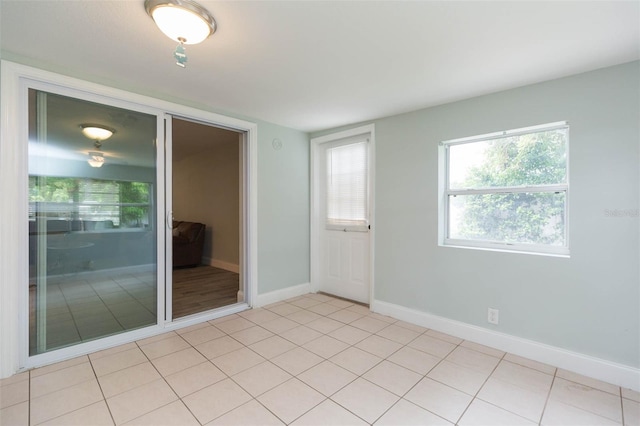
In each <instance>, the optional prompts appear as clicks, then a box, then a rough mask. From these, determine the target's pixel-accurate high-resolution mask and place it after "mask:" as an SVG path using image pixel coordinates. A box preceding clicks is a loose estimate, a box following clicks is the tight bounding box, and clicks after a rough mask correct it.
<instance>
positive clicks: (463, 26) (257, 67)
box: [0, 0, 640, 131]
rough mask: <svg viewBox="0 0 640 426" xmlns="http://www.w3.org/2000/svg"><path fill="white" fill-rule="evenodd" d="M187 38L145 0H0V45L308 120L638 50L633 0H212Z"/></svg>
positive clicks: (639, 16)
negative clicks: (183, 62) (182, 47)
mask: <svg viewBox="0 0 640 426" xmlns="http://www.w3.org/2000/svg"><path fill="white" fill-rule="evenodd" d="M199 3H200V4H202V5H203V6H205V7H206V8H207V9H209V11H211V13H212V14H213V15H214V17H215V18H216V21H217V23H218V31H217V32H216V33H215V34H214V35H213V36H212V37H211V38H210V39H208V40H206V41H205V42H204V43H202V44H200V45H194V46H188V48H187V53H188V56H189V62H188V65H187V68H186V69H182V68H179V67H177V66H176V65H175V64H174V61H173V58H172V53H173V49H174V48H175V43H174V42H173V41H171V40H170V39H168V38H167V37H165V36H164V35H163V34H162V33H161V32H160V31H159V30H158V29H157V27H156V26H155V24H154V23H153V21H152V20H151V19H150V18H149V17H148V16H147V14H146V12H145V10H144V6H143V4H144V1H143V0H126V1H123V0H111V1H99V0H83V1H68V0H67V1H63V0H18V1H15V0H0V14H1V21H0V25H1V29H0V31H1V33H0V42H1V49H2V54H3V57H5V58H10V59H11V58H14V59H18V60H20V59H24V60H25V61H27V62H29V63H34V64H43V65H46V66H47V67H48V68H51V69H54V70H58V71H61V72H63V73H67V74H70V75H73V76H78V77H82V78H86V79H91V80H95V81H100V82H107V83H111V84H113V85H117V86H119V87H121V88H125V89H129V90H134V91H138V92H143V93H146V94H151V95H154V96H159V97H164V98H167V99H173V100H187V101H188V102H189V103H191V104H192V105H196V106H201V107H203V108H209V109H214V110H218V111H227V112H231V113H236V114H241V115H243V116H247V117H252V118H258V119H262V120H266V121H270V122H274V123H278V124H281V125H285V126H288V127H292V128H296V129H300V130H303V131H315V130H321V129H326V128H331V127H336V126H340V125H344V124H349V123H354V122H359V121H364V120H369V119H373V118H378V117H383V116H388V115H393V114H398V113H402V112H406V111H411V110H415V109H419V108H423V107H427V106H433V105H438V104H443V103H447V102H451V101H455V100H459V99H465V98H469V97H473V96H478V95H482V94H486V93H491V92H496V91H499V90H504V89H509V88H513V87H517V86H522V85H525V84H531V83H535V82H540V81H544V80H549V79H553V78H558V77H562V76H566V75H571V74H575V73H580V72H584V71H589V70H593V69H597V68H602V67H606V66H610V65H614V64H619V63H624V62H628V61H632V60H636V59H638V58H640V53H639V52H640V31H639V28H640V1H624V2H614V1H600V2H598V1H596V2H592V1H563V2H560V1H533V2H529V1H509V2H497V1H494V2H484V1H469V2H462V1H428V2H418V1H412V2H408V1H407V2H404V1H389V2H383V1H369V2H365V1H357V2H356V1H353V2H351V1H334V2H326V1H231V2H225V1H210V0H200V1H199Z"/></svg>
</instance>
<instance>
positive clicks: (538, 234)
mask: <svg viewBox="0 0 640 426" xmlns="http://www.w3.org/2000/svg"><path fill="white" fill-rule="evenodd" d="M565 198H566V193H565V192H559V193H554V192H535V193H531V192H529V193H508V194H480V195H457V196H450V197H449V217H450V221H449V238H452V239H466V240H476V241H499V242H503V243H519V244H546V245H552V246H563V245H565V232H564V227H565V223H564V217H565V216H564V209H565V207H564V206H565Z"/></svg>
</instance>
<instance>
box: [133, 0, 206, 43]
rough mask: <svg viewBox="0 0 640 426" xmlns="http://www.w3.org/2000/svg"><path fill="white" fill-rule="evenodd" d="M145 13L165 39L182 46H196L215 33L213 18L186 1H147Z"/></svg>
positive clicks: (200, 7)
mask: <svg viewBox="0 0 640 426" xmlns="http://www.w3.org/2000/svg"><path fill="white" fill-rule="evenodd" d="M145 7H146V9H147V13H148V14H149V15H150V16H151V17H152V18H153V20H154V21H155V23H156V25H157V26H158V28H160V31H162V32H163V33H164V34H165V35H166V36H167V37H169V38H170V39H172V40H175V41H177V42H181V43H184V44H197V43H201V42H202V41H204V40H205V39H206V38H207V37H209V36H210V35H211V34H213V33H214V31H215V28H216V27H215V21H214V20H213V16H211V14H210V13H209V12H208V11H207V10H206V9H204V8H203V7H202V6H200V5H198V4H197V3H195V2H192V1H187V0H147V1H146V2H145Z"/></svg>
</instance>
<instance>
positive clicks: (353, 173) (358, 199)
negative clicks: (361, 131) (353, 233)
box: [327, 142, 368, 226]
mask: <svg viewBox="0 0 640 426" xmlns="http://www.w3.org/2000/svg"><path fill="white" fill-rule="evenodd" d="M367 203H368V188H367V142H358V143H353V144H349V145H342V146H338V147H335V148H329V149H328V150H327V224H328V225H337V226H349V225H354V226H365V225H367V220H368V219H367V218H368V212H367Z"/></svg>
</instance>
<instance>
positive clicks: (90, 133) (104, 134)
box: [80, 124, 115, 167]
mask: <svg viewBox="0 0 640 426" xmlns="http://www.w3.org/2000/svg"><path fill="white" fill-rule="evenodd" d="M80 127H82V134H83V135H85V136H86V137H88V138H89V139H92V140H93V141H94V142H93V146H94V147H95V148H96V150H97V151H90V152H89V159H88V160H87V162H88V163H89V165H90V166H91V167H102V166H103V165H104V154H103V153H102V151H101V148H102V141H105V140H107V139H109V138H110V137H111V136H113V134H114V133H115V130H114V129H110V128H108V127H105V126H101V125H99V124H81V125H80Z"/></svg>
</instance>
